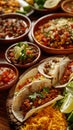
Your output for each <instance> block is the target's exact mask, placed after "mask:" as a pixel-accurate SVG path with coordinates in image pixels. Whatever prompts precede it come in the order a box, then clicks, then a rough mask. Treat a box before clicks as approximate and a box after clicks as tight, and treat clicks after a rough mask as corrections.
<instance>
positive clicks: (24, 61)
mask: <svg viewBox="0 0 73 130" xmlns="http://www.w3.org/2000/svg"><path fill="white" fill-rule="evenodd" d="M22 43H23V44H24V45H25V44H27V45H28V46H29V47H30V48H34V54H31V52H30V51H29V49H27V51H26V50H24V49H23V50H22V51H25V52H24V53H23V54H22V53H21V52H22V51H21V52H20V53H21V55H19V57H18V58H17V59H16V60H15V58H14V57H15V55H13V56H11V55H10V53H11V52H10V51H11V50H12V52H13V50H14V48H15V47H16V46H17V45H18V43H15V44H13V45H11V46H10V47H9V48H8V49H7V50H6V52H5V58H6V60H7V62H9V63H11V64H14V65H15V66H16V67H18V68H27V67H30V66H32V65H34V64H35V63H36V62H38V60H39V58H40V56H41V50H40V48H39V47H38V46H37V45H35V44H33V43H31V42H27V41H25V42H22ZM20 49H21V47H20ZM31 50H32V49H31ZM16 51H18V50H16ZM16 53H18V52H16ZM17 55H18V54H17ZM22 55H24V56H22ZM32 55H35V56H33V57H32ZM20 57H21V59H20ZM22 57H23V58H22ZM25 57H26V58H25ZM31 57H32V58H31ZM19 59H20V60H19Z"/></svg>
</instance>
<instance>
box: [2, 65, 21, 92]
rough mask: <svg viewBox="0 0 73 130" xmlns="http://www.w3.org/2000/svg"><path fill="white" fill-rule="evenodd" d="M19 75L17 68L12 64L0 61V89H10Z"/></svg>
mask: <svg viewBox="0 0 73 130" xmlns="http://www.w3.org/2000/svg"><path fill="white" fill-rule="evenodd" d="M18 77H19V72H18V69H17V68H16V67H15V66H13V65H12V64H8V63H0V91H3V90H7V89H10V88H11V87H13V85H15V84H16V82H17V80H18Z"/></svg>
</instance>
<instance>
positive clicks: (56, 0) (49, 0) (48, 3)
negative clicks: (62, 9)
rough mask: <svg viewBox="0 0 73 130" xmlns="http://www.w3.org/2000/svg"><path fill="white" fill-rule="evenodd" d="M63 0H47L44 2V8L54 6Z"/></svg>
mask: <svg viewBox="0 0 73 130" xmlns="http://www.w3.org/2000/svg"><path fill="white" fill-rule="evenodd" d="M60 1H61V0H46V1H45V3H44V8H53V7H55V6H57V5H58V3H59V2H60Z"/></svg>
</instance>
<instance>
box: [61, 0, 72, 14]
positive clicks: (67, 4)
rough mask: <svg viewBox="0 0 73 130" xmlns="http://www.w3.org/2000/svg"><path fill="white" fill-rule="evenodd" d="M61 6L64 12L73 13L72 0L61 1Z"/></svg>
mask: <svg viewBox="0 0 73 130" xmlns="http://www.w3.org/2000/svg"><path fill="white" fill-rule="evenodd" d="M61 8H62V10H63V11H64V12H66V13H70V14H72V15H73V0H65V1H63V2H62V3H61Z"/></svg>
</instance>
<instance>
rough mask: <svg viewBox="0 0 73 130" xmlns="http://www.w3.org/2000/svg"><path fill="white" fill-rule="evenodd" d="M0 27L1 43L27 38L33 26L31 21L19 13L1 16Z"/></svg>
mask: <svg viewBox="0 0 73 130" xmlns="http://www.w3.org/2000/svg"><path fill="white" fill-rule="evenodd" d="M0 28H1V29H0V30H1V31H0V43H2V44H12V43H16V42H18V41H22V40H24V39H25V37H26V36H27V35H28V33H29V31H30V28H31V21H30V19H29V18H28V17H27V16H24V15H21V14H18V13H11V14H4V15H1V16H0Z"/></svg>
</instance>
